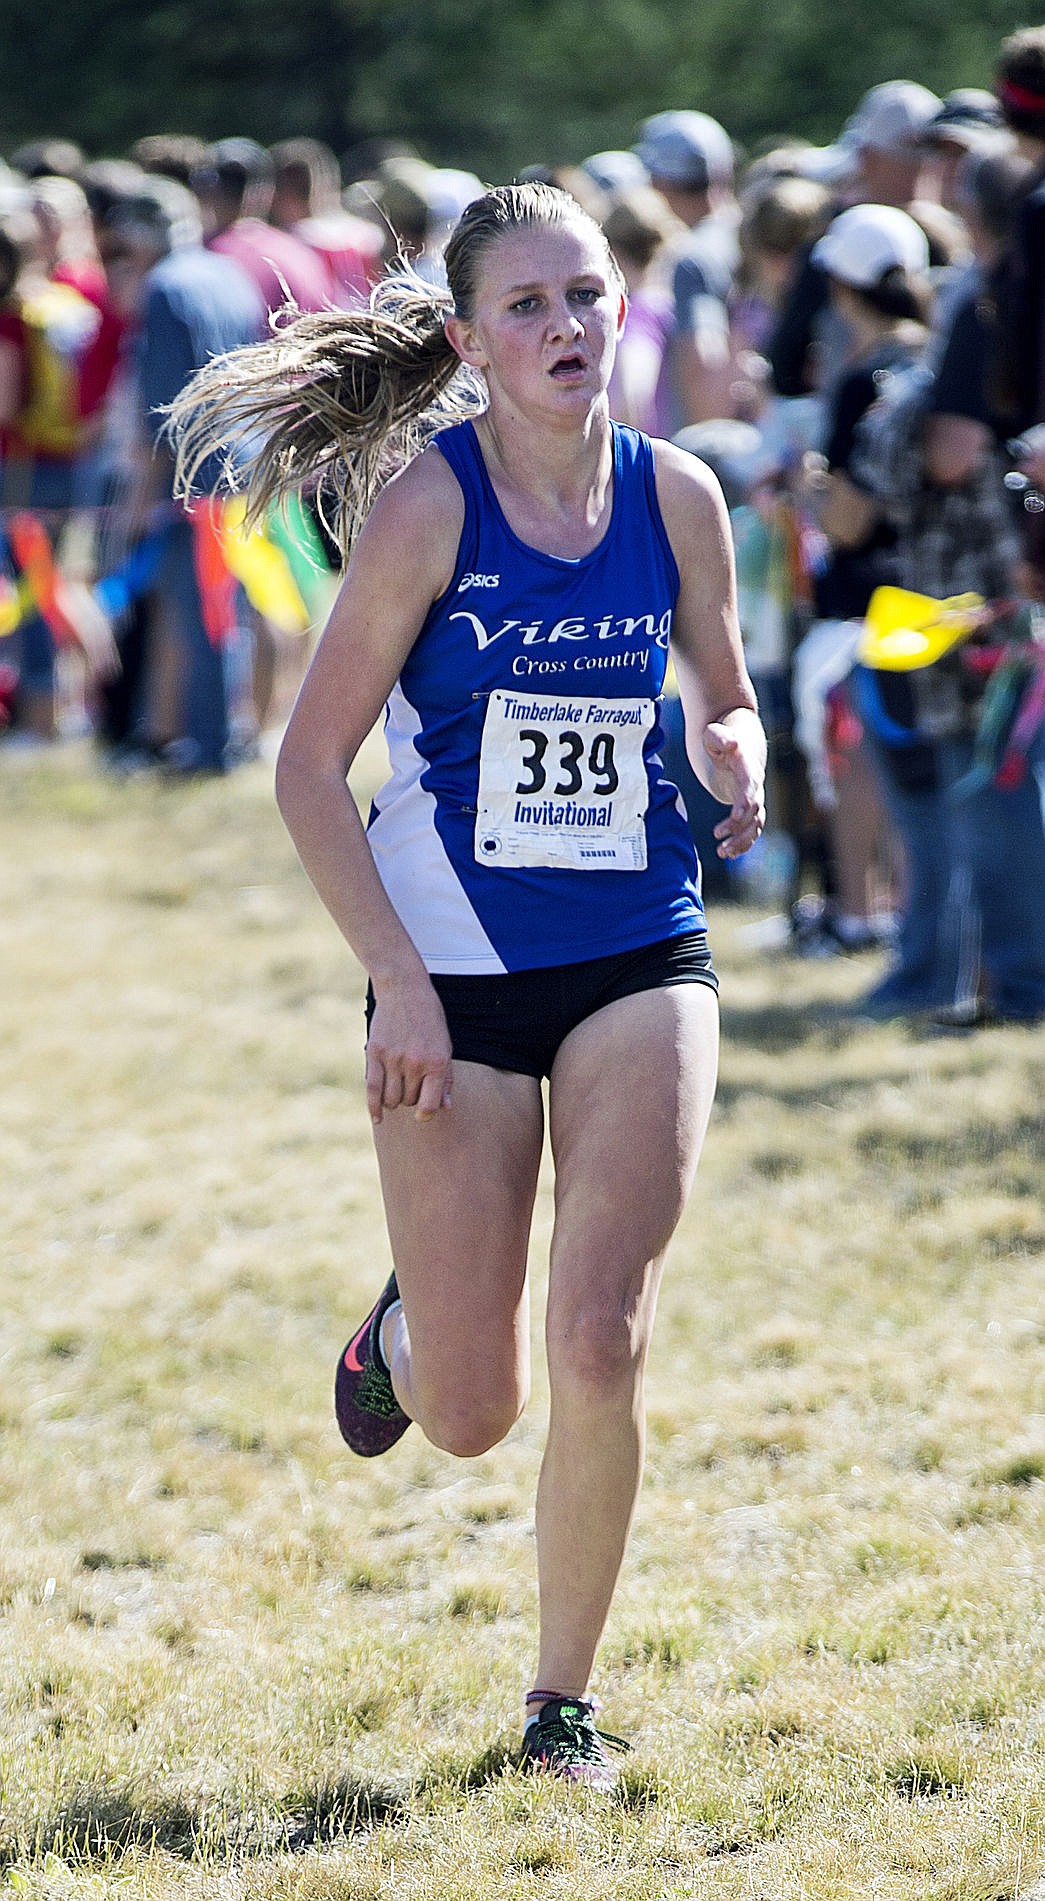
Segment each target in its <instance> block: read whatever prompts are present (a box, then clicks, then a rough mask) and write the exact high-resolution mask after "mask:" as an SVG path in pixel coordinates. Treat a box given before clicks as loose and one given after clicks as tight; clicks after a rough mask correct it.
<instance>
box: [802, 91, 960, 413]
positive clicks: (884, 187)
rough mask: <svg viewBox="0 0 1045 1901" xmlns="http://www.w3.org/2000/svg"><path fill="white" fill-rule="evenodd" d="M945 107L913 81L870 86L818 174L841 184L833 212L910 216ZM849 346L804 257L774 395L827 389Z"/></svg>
mask: <svg viewBox="0 0 1045 1901" xmlns="http://www.w3.org/2000/svg"><path fill="white" fill-rule="evenodd" d="M940 105H941V101H940V99H939V98H938V97H937V95H936V94H935V93H934V92H930V91H929V88H928V87H927V86H921V85H919V84H918V83H917V81H916V80H913V79H887V80H884V81H883V82H882V84H881V85H878V86H872V87H871V89H870V91H869V92H866V93H865V94H864V96H863V98H862V99H861V100H860V103H859V105H858V106H857V108H856V110H855V112H853V113H852V114H851V116H850V117H849V119H848V120H847V121H846V124H845V127H844V128H843V131H842V133H841V136H840V138H839V139H838V140H837V142H836V144H835V145H834V147H832V148H830V152H829V154H828V155H827V157H826V158H825V162H824V166H823V168H822V171H821V176H825V177H826V176H830V177H832V178H833V180H834V181H835V183H836V188H837V192H838V196H837V199H836V201H835V209H836V210H839V211H842V210H844V209H845V208H846V207H847V206H848V205H856V204H878V205H894V206H896V207H898V208H899V209H900V210H907V209H908V208H909V207H910V205H911V203H912V201H913V200H914V198H915V197H916V196H917V192H918V187H919V180H920V177H921V173H922V170H923V166H924V163H925V148H924V144H923V139H924V135H925V131H926V128H927V127H928V125H929V124H930V122H931V121H932V120H933V119H934V118H935V116H936V114H937V112H938V111H939V110H940ZM828 159H829V162H828ZM847 341H848V340H847V337H846V333H845V328H844V325H843V324H842V323H841V321H840V320H839V318H838V314H837V312H836V311H833V310H832V309H831V307H830V303H829V299H828V295H827V286H826V281H825V278H824V275H823V273H822V272H820V271H817V270H816V269H815V268H814V266H813V265H812V264H811V263H810V261H809V255H808V253H807V256H806V259H805V261H804V263H803V265H802V266H801V267H800V268H799V270H798V272H797V274H796V277H795V280H794V283H793V285H792V288H791V291H790V294H789V296H788V298H787V300H786V303H785V304H784V307H783V309H782V311H781V313H780V319H779V322H778V324H777V327H776V330H775V332H774V334H773V336H772V338H771V340H770V344H769V350H768V355H769V363H770V368H771V370H772V374H773V383H774V386H775V388H776V390H777V392H778V393H779V394H780V395H781V396H802V395H804V394H805V393H806V392H807V391H809V390H811V389H823V388H824V387H825V385H826V384H827V383H829V382H830V380H831V378H832V376H833V375H834V373H835V372H836V371H837V369H838V368H839V366H840V365H841V363H842V361H843V360H844V356H845V351H846V347H847Z"/></svg>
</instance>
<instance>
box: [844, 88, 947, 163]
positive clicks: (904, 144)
mask: <svg viewBox="0 0 1045 1901" xmlns="http://www.w3.org/2000/svg"><path fill="white" fill-rule="evenodd" d="M941 104H942V101H941V100H940V99H938V98H937V96H936V94H935V93H934V92H930V91H929V88H928V86H920V85H919V84H918V82H917V80H915V79H885V80H883V81H882V83H881V85H879V86H872V87H871V90H870V92H865V94H864V96H863V98H862V99H861V101H860V104H859V105H858V106H857V108H856V111H855V112H854V113H853V115H852V117H851V118H850V119H848V120H847V121H846V125H845V129H844V131H843V133H842V139H841V143H842V144H843V145H847V146H849V148H850V150H852V151H857V152H859V151H861V150H863V149H864V147H868V148H870V150H871V151H874V152H903V151H906V150H909V149H910V148H911V147H913V146H916V145H918V144H919V143H920V141H921V138H922V135H923V133H924V132H925V129H926V126H927V125H928V124H929V122H930V120H931V119H933V118H935V116H936V114H937V113H938V112H939V110H940V106H941Z"/></svg>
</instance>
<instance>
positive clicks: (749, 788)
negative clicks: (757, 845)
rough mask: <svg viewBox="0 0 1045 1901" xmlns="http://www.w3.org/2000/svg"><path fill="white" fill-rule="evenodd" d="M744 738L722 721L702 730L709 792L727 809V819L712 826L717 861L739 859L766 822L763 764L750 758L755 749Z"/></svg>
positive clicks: (760, 760) (761, 761)
mask: <svg viewBox="0 0 1045 1901" xmlns="http://www.w3.org/2000/svg"><path fill="white" fill-rule="evenodd" d="M759 731H761V728H759ZM745 737H746V735H745V734H744V733H743V732H738V731H736V730H735V729H734V728H733V727H732V726H729V725H727V724H726V723H725V722H724V721H719V720H713V721H712V722H711V724H710V725H709V726H706V727H705V728H704V751H705V753H706V754H707V757H708V762H709V764H710V766H711V778H712V781H713V787H712V789H713V791H714V793H715V796H716V798H719V799H721V800H722V803H723V805H728V806H729V808H730V809H729V815H728V817H727V818H724V819H722V820H721V821H720V823H719V824H718V825H716V826H715V831H714V835H715V837H716V838H717V839H718V841H719V845H718V855H719V857H720V858H739V857H740V856H741V854H742V853H743V852H746V851H747V850H749V848H750V847H751V846H752V845H753V844H754V842H755V840H756V838H758V837H759V836H760V834H761V832H762V830H763V828H764V826H765V822H766V807H765V785H764V764H763V760H762V758H761V756H759V757H758V758H755V757H753V756H752V754H753V752H754V750H755V749H754V748H752V747H751V746H749V745H745Z"/></svg>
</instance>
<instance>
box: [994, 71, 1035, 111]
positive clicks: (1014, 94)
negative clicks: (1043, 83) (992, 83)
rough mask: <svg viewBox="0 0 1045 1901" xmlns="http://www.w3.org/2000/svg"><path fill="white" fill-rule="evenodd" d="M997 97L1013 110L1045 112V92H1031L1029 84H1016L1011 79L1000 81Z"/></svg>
mask: <svg viewBox="0 0 1045 1901" xmlns="http://www.w3.org/2000/svg"><path fill="white" fill-rule="evenodd" d="M998 98H999V99H1000V100H1001V103H1002V105H1003V106H1011V108H1012V110H1013V111H1014V112H1040V113H1042V114H1045V92H1032V91H1031V89H1030V87H1029V86H1017V85H1016V84H1015V82H1014V81H1013V80H1011V79H1003V80H1002V81H1001V82H1000V84H999V86H998Z"/></svg>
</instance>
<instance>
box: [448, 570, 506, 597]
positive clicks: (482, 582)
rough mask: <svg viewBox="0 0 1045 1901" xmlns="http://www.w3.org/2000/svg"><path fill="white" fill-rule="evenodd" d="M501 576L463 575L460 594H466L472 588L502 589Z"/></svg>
mask: <svg viewBox="0 0 1045 1901" xmlns="http://www.w3.org/2000/svg"><path fill="white" fill-rule="evenodd" d="M500 585H501V577H500V575H499V574H463V575H462V576H461V579H460V581H459V582H458V586H457V592H458V594H464V593H465V592H466V590H467V589H468V588H470V587H500Z"/></svg>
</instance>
